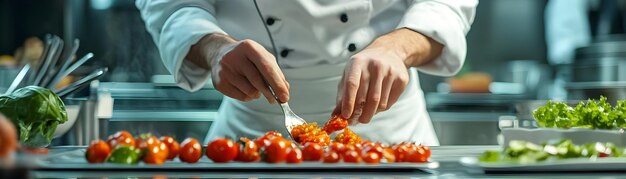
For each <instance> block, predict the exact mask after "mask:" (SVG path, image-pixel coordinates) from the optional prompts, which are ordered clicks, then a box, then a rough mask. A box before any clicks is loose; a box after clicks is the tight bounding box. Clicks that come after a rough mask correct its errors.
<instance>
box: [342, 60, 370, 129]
mask: <svg viewBox="0 0 626 179" xmlns="http://www.w3.org/2000/svg"><path fill="white" fill-rule="evenodd" d="M349 68H350V69H348V70H347V72H346V74H344V76H345V79H344V80H345V81H344V84H343V89H344V90H343V92H342V94H341V96H342V97H341V99H342V100H341V101H342V103H341V116H342V117H343V118H346V119H349V118H350V117H352V116H353V114H352V113H353V112H354V108H355V105H356V103H357V102H356V99H357V93H358V91H359V89H360V85H361V73H362V72H361V70H360V69H358V68H354V67H349ZM365 90H367V89H365Z"/></svg>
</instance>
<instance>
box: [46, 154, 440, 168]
mask: <svg viewBox="0 0 626 179" xmlns="http://www.w3.org/2000/svg"><path fill="white" fill-rule="evenodd" d="M35 166H36V167H35V168H36V170H83V171H87V170H88V171H207V172H210V171H213V172H229V171H230V172H232V171H246V172H247V171H250V172H252V171H254V172H279V171H286V172H289V171H294V172H296V171H306V172H315V171H319V172H324V171H333V172H336V171H339V172H342V171H343V172H426V173H433V171H432V170H431V169H435V168H437V167H439V163H438V162H428V163H423V164H416V163H382V164H375V165H372V164H363V163H362V164H348V163H338V164H325V163H319V162H304V163H301V164H286V163H282V164H268V163H262V162H259V163H239V162H231V163H219V164H218V163H213V162H211V161H210V160H209V159H208V158H206V157H204V156H203V157H202V158H201V159H200V161H198V163H195V164H188V163H183V162H181V161H180V160H178V159H175V160H173V161H168V162H166V163H165V164H163V165H149V164H145V163H140V164H137V165H123V164H111V163H102V164H89V163H87V161H86V160H85V149H78V150H72V151H67V152H62V153H58V154H54V155H50V156H48V157H45V158H41V159H39V160H38V161H37V162H36V165H35Z"/></svg>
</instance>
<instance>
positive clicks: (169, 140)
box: [159, 136, 180, 160]
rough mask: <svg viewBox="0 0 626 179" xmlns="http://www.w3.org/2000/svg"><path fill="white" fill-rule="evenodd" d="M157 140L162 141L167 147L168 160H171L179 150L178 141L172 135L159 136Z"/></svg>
mask: <svg viewBox="0 0 626 179" xmlns="http://www.w3.org/2000/svg"><path fill="white" fill-rule="evenodd" d="M159 140H160V141H161V143H164V144H165V145H166V146H167V148H168V149H169V155H167V159H168V160H172V159H174V158H176V157H177V156H178V153H179V151H180V144H178V142H177V141H176V140H175V139H174V138H173V137H170V136H161V138H160V139H159Z"/></svg>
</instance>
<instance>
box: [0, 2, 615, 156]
mask: <svg viewBox="0 0 626 179" xmlns="http://www.w3.org/2000/svg"><path fill="white" fill-rule="evenodd" d="M625 3H626V1H621V0H525V1H519V0H482V1H480V3H479V5H478V8H477V13H476V18H475V21H474V23H473V25H472V29H471V31H470V32H469V34H468V35H467V41H468V44H467V46H468V53H467V59H466V63H465V66H464V67H463V70H462V71H461V73H460V74H459V75H457V76H455V77H451V78H448V77H435V76H429V75H426V74H421V75H420V82H421V86H422V89H423V90H424V93H425V97H426V101H427V106H428V110H429V112H430V115H431V119H432V121H433V123H434V126H435V130H436V132H437V135H438V137H439V140H440V142H441V144H442V145H449V144H459V145H466V144H496V143H497V138H498V135H499V132H500V129H501V128H502V127H518V126H528V125H531V124H529V123H526V122H527V120H529V119H532V116H531V112H532V109H533V108H534V107H536V105H538V104H543V103H545V101H546V100H550V99H552V100H568V101H576V100H581V99H587V98H598V97H599V96H600V95H604V96H607V97H609V99H610V100H612V101H615V100H617V99H624V96H625V95H626V90H624V89H626V70H624V68H626V63H625V60H626V36H623V35H622V34H623V33H624V29H626V28H625V26H626V18H625V17H626V8H625V7H626V4H625ZM45 34H56V35H58V36H60V37H62V38H63V40H64V42H65V43H66V44H69V43H71V42H72V40H73V39H75V38H77V39H80V48H79V49H78V51H77V53H76V56H77V58H79V57H81V56H83V55H85V54H87V53H89V52H92V53H94V54H95V56H94V57H93V59H94V60H90V61H88V62H87V63H85V65H83V66H81V67H80V68H79V69H77V70H76V71H74V72H73V73H72V75H71V77H70V78H67V79H65V80H66V81H67V83H70V82H72V81H76V80H77V79H80V78H81V77H82V76H85V75H87V74H89V73H91V72H92V71H93V70H95V69H99V68H101V67H107V68H108V72H107V73H106V74H105V75H104V76H103V77H102V78H100V79H99V80H96V81H93V82H91V83H90V84H89V85H87V87H85V88H83V89H81V90H79V91H77V92H75V93H73V94H72V95H70V96H68V97H67V98H65V99H64V100H65V101H66V103H67V104H68V106H73V107H72V110H75V111H69V110H70V109H69V108H68V111H69V112H70V113H71V114H70V117H74V118H75V122H71V124H68V129H69V131H68V132H66V133H65V134H59V136H60V137H59V139H58V140H55V144H57V145H60V144H75V145H84V144H86V143H87V142H88V141H90V140H91V139H93V138H96V137H102V136H106V135H108V134H110V133H112V132H113V131H117V130H122V129H124V130H129V131H130V132H133V133H140V132H145V131H153V132H157V133H158V134H157V135H165V134H167V135H174V136H180V137H187V136H189V137H196V138H203V137H204V134H205V133H206V131H207V130H208V128H209V126H210V124H211V121H212V120H213V116H214V115H215V111H216V109H217V107H218V106H219V103H220V101H221V97H222V95H221V94H220V93H219V92H217V91H215V90H214V89H213V88H212V86H211V85H210V84H208V85H207V86H206V87H205V88H203V89H202V90H200V91H198V92H195V93H189V92H186V91H184V90H182V89H180V88H177V87H176V86H175V84H174V81H173V79H172V77H171V76H169V75H168V72H167V71H166V70H165V68H164V66H163V65H162V63H161V60H160V57H159V55H158V52H157V49H156V47H155V45H154V43H153V41H152V38H151V37H150V35H149V34H148V33H147V32H146V30H145V27H144V23H143V21H142V19H141V18H140V16H139V12H138V10H137V9H136V8H135V6H134V1H131V0H0V55H3V56H1V57H0V94H1V93H3V92H4V91H5V90H6V89H7V88H8V87H9V85H10V84H11V82H12V81H13V79H14V78H15V75H17V73H18V72H19V70H20V67H21V66H22V65H23V64H26V63H28V61H29V60H33V59H35V60H36V59H37V58H38V57H39V56H40V55H41V41H38V40H37V39H34V38H32V37H37V38H39V39H43V38H44V36H45ZM173 126H176V127H173ZM178 140H182V138H181V139H178Z"/></svg>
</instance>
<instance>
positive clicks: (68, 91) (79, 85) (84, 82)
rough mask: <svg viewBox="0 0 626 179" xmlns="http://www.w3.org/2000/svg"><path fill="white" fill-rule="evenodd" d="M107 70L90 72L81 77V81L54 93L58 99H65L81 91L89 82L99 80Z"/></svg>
mask: <svg viewBox="0 0 626 179" xmlns="http://www.w3.org/2000/svg"><path fill="white" fill-rule="evenodd" d="M107 70H108V68H101V69H99V70H96V71H94V72H92V73H91V74H89V75H87V76H85V77H83V78H82V79H80V80H78V81H76V82H74V83H72V84H70V85H69V86H67V87H65V88H63V89H60V90H58V91H55V93H57V95H59V97H61V98H63V97H66V96H67V95H69V94H71V93H73V92H74V91H76V90H79V89H82V88H83V87H85V86H86V85H88V84H90V83H91V81H93V80H96V79H98V78H100V77H101V76H102V75H104V73H106V72H107Z"/></svg>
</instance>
